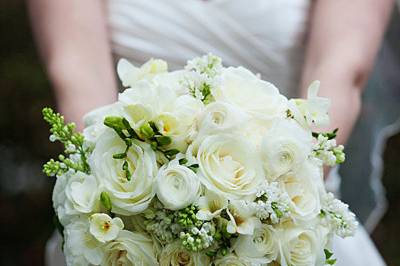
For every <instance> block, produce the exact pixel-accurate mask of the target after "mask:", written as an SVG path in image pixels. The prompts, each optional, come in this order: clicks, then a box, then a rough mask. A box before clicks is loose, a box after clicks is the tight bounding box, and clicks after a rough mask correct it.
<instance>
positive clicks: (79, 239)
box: [63, 218, 104, 266]
mask: <svg viewBox="0 0 400 266" xmlns="http://www.w3.org/2000/svg"><path fill="white" fill-rule="evenodd" d="M64 241H65V242H64V250H63V251H64V254H65V260H66V263H67V265H68V266H76V265H79V266H86V265H89V264H90V265H100V263H101V261H102V260H103V256H104V253H103V251H102V243H100V242H99V241H97V240H96V239H95V238H94V237H93V236H92V235H91V234H90V233H89V223H88V220H87V218H84V219H75V220H73V221H72V222H71V223H70V224H68V225H66V226H65V228H64Z"/></svg>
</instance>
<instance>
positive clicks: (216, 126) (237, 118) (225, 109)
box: [198, 102, 249, 135]
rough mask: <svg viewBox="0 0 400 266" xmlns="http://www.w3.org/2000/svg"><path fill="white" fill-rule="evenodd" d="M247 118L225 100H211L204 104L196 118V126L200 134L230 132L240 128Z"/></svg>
mask: <svg viewBox="0 0 400 266" xmlns="http://www.w3.org/2000/svg"><path fill="white" fill-rule="evenodd" d="M247 119H249V116H248V115H246V114H245V113H244V112H243V111H241V110H240V109H239V108H237V107H236V106H234V105H231V104H229V103H225V102H213V103H210V104H208V105H207V106H206V108H205V109H204V111H203V112H202V113H201V115H200V117H199V118H198V128H199V131H200V135H210V134H215V133H230V132H232V131H233V130H235V129H238V128H242V127H243V123H244V122H246V120H247Z"/></svg>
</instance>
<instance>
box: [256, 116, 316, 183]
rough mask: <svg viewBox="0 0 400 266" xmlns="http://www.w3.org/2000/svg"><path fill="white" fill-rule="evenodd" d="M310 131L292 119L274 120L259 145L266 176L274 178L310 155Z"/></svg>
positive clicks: (291, 168)
mask: <svg viewBox="0 0 400 266" xmlns="http://www.w3.org/2000/svg"><path fill="white" fill-rule="evenodd" d="M311 145H312V135H311V132H309V131H307V130H305V129H303V128H302V127H301V126H300V125H298V124H297V123H296V122H295V121H294V120H291V119H282V120H278V121H276V123H274V124H273V126H272V127H271V129H269V130H267V133H266V134H265V136H264V138H263V142H262V146H261V149H262V151H261V153H262V160H263V163H264V169H265V171H266V174H267V177H268V179H270V180H275V179H276V178H278V177H279V176H281V175H283V174H285V173H288V172H289V171H294V170H296V168H298V167H299V166H300V165H301V164H302V163H303V162H304V161H305V160H306V159H307V157H308V156H309V155H310V153H311Z"/></svg>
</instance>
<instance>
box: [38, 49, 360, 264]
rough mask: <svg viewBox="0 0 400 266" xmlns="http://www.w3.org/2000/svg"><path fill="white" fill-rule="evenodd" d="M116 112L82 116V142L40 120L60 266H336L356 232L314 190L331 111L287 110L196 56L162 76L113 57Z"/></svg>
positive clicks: (327, 160) (332, 159) (247, 80)
mask: <svg viewBox="0 0 400 266" xmlns="http://www.w3.org/2000/svg"><path fill="white" fill-rule="evenodd" d="M117 72H118V75H119V77H120V79H121V81H122V84H123V86H124V87H125V88H126V89H125V90H124V91H123V92H122V93H121V94H119V98H118V101H117V102H116V103H113V104H111V105H108V106H104V107H101V108H99V109H97V110H94V111H92V112H90V113H89V114H87V115H86V116H85V119H84V120H85V129H84V130H83V133H82V134H81V133H77V132H75V131H74V125H73V124H65V123H64V119H63V117H62V116H61V115H60V114H57V113H54V112H53V111H52V110H51V109H50V108H44V109H43V115H44V119H45V120H46V121H47V122H48V123H49V124H50V126H51V133H52V134H51V136H50V140H51V141H56V140H58V141H61V142H62V143H63V144H64V145H65V152H64V154H62V155H60V156H59V158H58V160H57V161H55V160H50V161H49V162H48V163H46V164H45V165H44V172H45V173H46V174H47V175H49V176H56V177H57V181H56V184H55V187H54V193H53V204H54V209H55V212H56V216H57V219H56V220H57V224H58V226H59V229H60V232H61V234H62V235H63V238H64V245H63V251H64V254H65V258H66V261H67V264H68V265H161V266H168V265H221V266H222V265H281V266H297V265H299V266H300V265H302V266H305V265H307V266H311V265H326V264H328V265H332V264H334V263H335V259H334V256H333V254H332V253H331V252H330V248H329V247H330V242H331V239H332V237H333V235H338V236H340V237H347V236H351V235H352V234H353V233H354V231H355V230H356V227H357V222H356V219H355V216H354V214H353V213H351V212H350V211H349V209H348V206H347V205H346V204H344V203H342V202H341V201H339V200H338V199H335V198H334V196H333V195H332V194H331V193H328V192H327V191H326V190H325V188H324V184H323V171H322V169H323V166H324V165H329V166H333V165H335V164H337V163H341V162H343V161H344V153H343V146H341V145H339V146H338V145H336V142H335V140H334V138H335V136H336V131H333V132H325V133H324V132H313V130H315V129H316V128H318V127H321V126H325V125H326V124H327V123H328V122H329V116H328V114H327V111H328V107H329V100H328V99H325V98H322V97H318V96H317V92H318V87H319V82H318V81H316V82H314V83H312V84H311V86H310V88H309V91H308V99H291V100H288V99H287V98H286V97H285V96H283V95H281V94H280V93H279V90H278V89H277V88H276V87H275V86H274V85H273V84H271V83H269V82H266V81H263V80H261V79H260V78H259V77H258V76H257V75H254V74H253V73H252V72H250V71H249V70H247V69H245V68H243V67H223V66H222V64H221V59H220V58H218V57H216V56H213V55H211V54H210V55H206V56H203V57H199V58H195V59H193V60H191V61H189V62H188V63H187V65H186V67H185V68H184V69H183V70H178V71H173V72H168V71H167V64H166V63H165V62H164V61H162V60H150V61H149V62H147V63H146V64H144V65H143V66H141V67H140V68H137V67H135V66H133V65H131V64H130V63H129V62H128V61H126V60H124V59H122V60H121V61H119V63H118V69H117Z"/></svg>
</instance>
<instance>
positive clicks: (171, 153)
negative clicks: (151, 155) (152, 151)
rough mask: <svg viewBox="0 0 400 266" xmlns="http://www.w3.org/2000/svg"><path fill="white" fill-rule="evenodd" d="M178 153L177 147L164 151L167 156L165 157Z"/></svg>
mask: <svg viewBox="0 0 400 266" xmlns="http://www.w3.org/2000/svg"><path fill="white" fill-rule="evenodd" d="M178 153H179V150H177V149H171V150H167V151H165V152H164V154H165V156H167V157H172V156H175V155H177V154H178Z"/></svg>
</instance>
